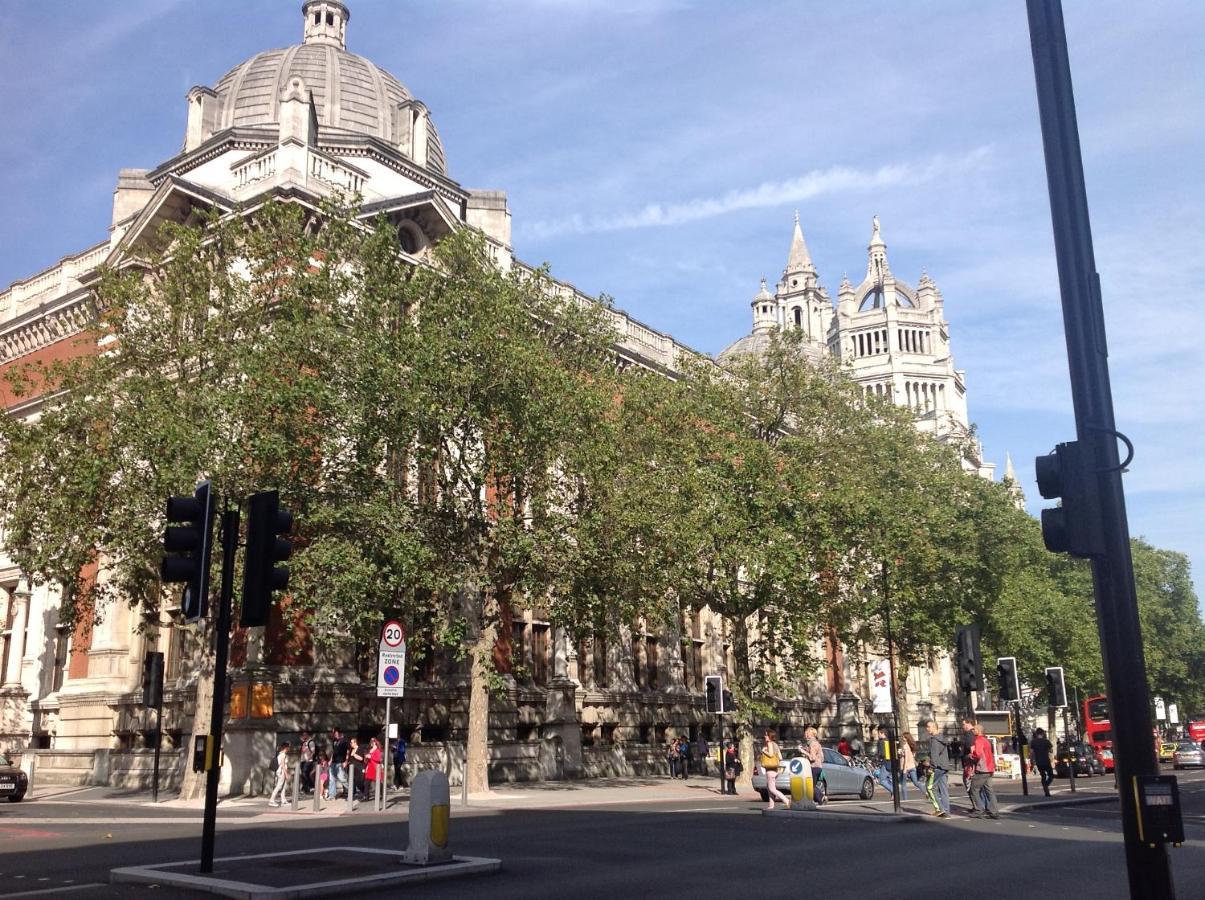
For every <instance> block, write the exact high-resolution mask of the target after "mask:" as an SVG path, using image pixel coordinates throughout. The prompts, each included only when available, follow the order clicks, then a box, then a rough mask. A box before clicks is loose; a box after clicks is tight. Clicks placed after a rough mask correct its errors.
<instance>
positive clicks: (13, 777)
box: [0, 753, 29, 803]
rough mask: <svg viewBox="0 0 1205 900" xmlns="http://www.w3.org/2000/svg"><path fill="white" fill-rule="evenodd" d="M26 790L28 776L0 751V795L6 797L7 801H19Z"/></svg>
mask: <svg viewBox="0 0 1205 900" xmlns="http://www.w3.org/2000/svg"><path fill="white" fill-rule="evenodd" d="M28 790H29V776H28V775H26V774H25V773H24V772H22V771H21V770H20V769H18V768H17V767H16V766H14V765H13V764H12V761H11V760H10V759H9V758H8V757H7V756H5V755H4V754H3V753H0V797H7V798H8V802H9V803H20V802H21V801H22V800H24V799H25V792H26V791H28Z"/></svg>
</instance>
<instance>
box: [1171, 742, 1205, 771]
mask: <svg viewBox="0 0 1205 900" xmlns="http://www.w3.org/2000/svg"><path fill="white" fill-rule="evenodd" d="M1185 766H1205V751H1202V750H1201V745H1200V744H1198V743H1197V742H1196V741H1180V743H1178V744H1176V752H1175V753H1173V754H1172V768H1174V769H1183V768H1184V767H1185Z"/></svg>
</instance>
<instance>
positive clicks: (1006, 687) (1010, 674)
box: [996, 656, 1021, 703]
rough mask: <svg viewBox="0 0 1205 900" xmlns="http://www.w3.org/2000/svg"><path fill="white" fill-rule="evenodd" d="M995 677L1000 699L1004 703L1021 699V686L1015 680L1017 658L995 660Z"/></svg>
mask: <svg viewBox="0 0 1205 900" xmlns="http://www.w3.org/2000/svg"><path fill="white" fill-rule="evenodd" d="M996 675H997V676H998V677H999V679H1000V699H1001V700H1002V701H1004V702H1005V703H1009V702H1011V701H1014V700H1020V699H1021V684H1020V682H1018V680H1017V658H1016V657H1015V656H1001V657H999V658H998V659H997V660H996Z"/></svg>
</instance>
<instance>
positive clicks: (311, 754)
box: [300, 731, 317, 794]
mask: <svg viewBox="0 0 1205 900" xmlns="http://www.w3.org/2000/svg"><path fill="white" fill-rule="evenodd" d="M300 746H301V792H302V793H303V794H310V793H313V791H314V761H315V760H316V759H317V756H316V754H315V751H316V750H317V746H316V745H315V744H314V739H313V738H312V737H310V733H309V732H308V731H303V732H301V745H300Z"/></svg>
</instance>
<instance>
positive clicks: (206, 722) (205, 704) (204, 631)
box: [180, 618, 216, 800]
mask: <svg viewBox="0 0 1205 900" xmlns="http://www.w3.org/2000/svg"><path fill="white" fill-rule="evenodd" d="M201 623H202V624H200V625H199V626H198V629H197V630H198V632H199V634H198V638H199V640H198V641H197V643H196V645H194V646H192V647H191V648H190V649H189V650H188V651H185V650H184V646H185V642H184V641H181V642H180V643H181V655H182V656H183V655H184V654H185V653H186V652H187V653H188V655H189V658H186V659H182V660H181V661H180V662H181V664H185V665H187V664H193V663H195V664H197V666H198V668H199V672H198V674H197V686H196V699H195V701H194V704H193V714H192V735H191V736H190V739H189V741H188V744H187V745H186V746H185V748H184V750H185V753H184V777H183V778H182V779H181V781H180V799H181V800H197V799H199V798H200V797H203V796H205V773H204V772H194V771H193V770H192V751H193V747H195V746H196V741H197V738H198V737H200V736H203V735H207V734H209V726H210V719H211V718H213V674H214V672H213V649H212V645H213V635H214V632H215V630H216V629H215V628H214V620H213V619H211V618H204V619H202V620H201Z"/></svg>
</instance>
